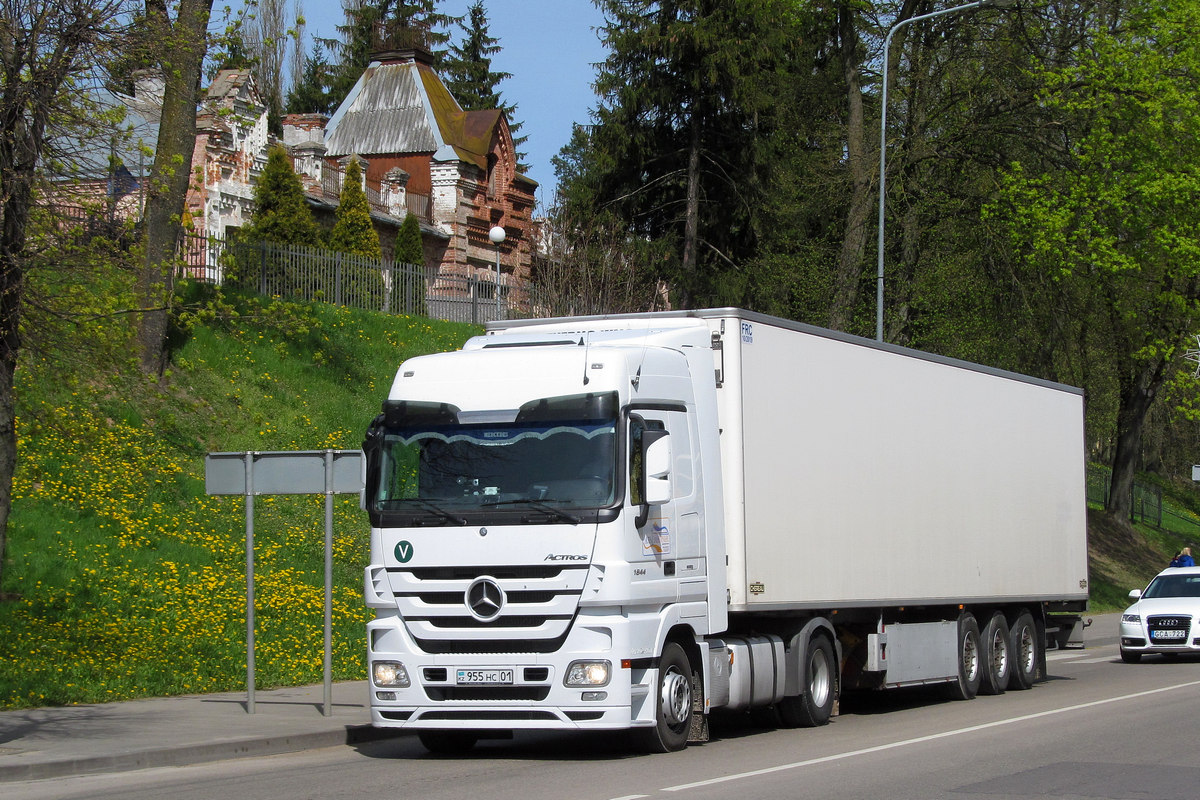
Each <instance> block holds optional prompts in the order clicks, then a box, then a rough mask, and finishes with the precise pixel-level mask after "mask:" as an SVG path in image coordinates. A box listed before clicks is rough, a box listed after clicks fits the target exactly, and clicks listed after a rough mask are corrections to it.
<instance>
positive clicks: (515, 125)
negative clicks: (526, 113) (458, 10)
mask: <svg viewBox="0 0 1200 800" xmlns="http://www.w3.org/2000/svg"><path fill="white" fill-rule="evenodd" d="M458 27H459V28H460V29H461V30H462V32H463V34H465V35H464V38H463V40H462V41H461V42H459V43H457V44H452V45H450V53H449V55H448V56H447V57H446V59H445V61H444V69H443V70H442V73H443V75H444V76H445V79H446V88H447V89H449V90H450V94H452V95H454V99H455V100H457V101H458V104H459V105H460V106H462V108H463V110H464V111H483V110H487V109H492V108H498V109H500V110H502V111H503V112H504V116H505V117H507V118H508V128H509V131H510V132H511V133H512V137H513V148H514V149H515V150H516V156H517V162H518V163H517V169H518V170H520V171H522V172H524V171H526V170H528V169H529V166H528V165H527V164H524V163H521V162H523V161H524V160H525V156H526V153H523V152H521V151H520V149H519V148H520V147H521V145H523V144H524V143H525V142H526V141H528V140H529V137H528V136H517V132H518V131H520V130H521V124H522V123H520V122H518V121H517V120H516V118H515V114H516V111H517V107H516V105H514V104H512V103H505V102H504V100H503V98H502V97H501V95H500V90H499V88H497V87H498V86H499V84H500V83H501V82H502V81H504V80H507V79H508V78H511V77H512V73H509V72H495V71H493V70H492V56H494V55H496V53H499V52H500V50H501V48H500V44H499V42H500V40H499V39H497V38H495V37H494V36H489V35H488V19H487V10H486V9H485V8H484V7H483V0H475V3H474V4H472V5H471V7H470V8H468V9H467V15H466V18H465V19H464V20H459V22H458Z"/></svg>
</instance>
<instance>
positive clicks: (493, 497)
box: [366, 393, 617, 524]
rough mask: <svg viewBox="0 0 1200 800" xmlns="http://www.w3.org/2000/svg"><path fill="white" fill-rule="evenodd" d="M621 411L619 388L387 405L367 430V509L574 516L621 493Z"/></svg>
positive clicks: (450, 518)
mask: <svg viewBox="0 0 1200 800" xmlns="http://www.w3.org/2000/svg"><path fill="white" fill-rule="evenodd" d="M616 412H617V397H616V394H615V393H611V394H610V393H604V394H586V395H570V396H566V397H557V398H547V399H543V400H538V401H536V402H533V403H527V404H526V405H524V406H522V407H521V408H520V409H517V410H516V411H508V412H503V411H500V412H483V413H481V412H461V411H459V410H458V409H456V408H454V407H452V406H447V405H444V404H427V403H402V402H400V403H389V404H385V407H384V414H383V415H381V418H380V420H377V422H376V425H375V426H373V428H372V431H371V432H369V433H368V445H369V446H368V447H366V449H368V463H369V464H371V465H372V466H371V468H370V469H369V472H370V473H371V474H370V475H369V476H368V491H369V497H370V509H369V510H372V511H376V512H388V511H399V512H405V513H412V514H415V515H423V516H428V515H430V514H434V515H440V516H441V517H442V518H443V519H444V521H445V522H455V521H460V520H459V517H460V515H463V514H464V513H467V512H471V511H495V510H499V509H512V510H522V511H524V512H525V513H526V514H529V513H537V514H539V515H540V516H542V517H545V518H547V521H560V520H563V521H571V522H578V521H579V518H578V517H577V516H576V515H575V514H573V513H571V509H599V508H605V507H608V506H610V505H612V504H613V503H614V502H615V501H616V499H617V498H616V486H617V481H616V472H617V469H616V465H617V459H616V453H617V449H616V438H617V414H616ZM376 448H377V452H376V453H371V452H370V450H372V449H376ZM372 462H373V463H372ZM461 523H465V519H462V520H461V521H460V524H461Z"/></svg>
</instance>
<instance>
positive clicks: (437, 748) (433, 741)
mask: <svg viewBox="0 0 1200 800" xmlns="http://www.w3.org/2000/svg"><path fill="white" fill-rule="evenodd" d="M417 738H418V739H420V740H421V744H422V745H424V746H425V749H426V750H428V751H429V752H431V753H437V754H438V755H443V756H458V755H462V754H463V753H466V752H468V751H469V750H470V749H471V748H472V747H474V746H475V742H477V741H479V737H478V736H477V735H476V734H474V733H471V732H470V731H421V732H420V733H418V734H417Z"/></svg>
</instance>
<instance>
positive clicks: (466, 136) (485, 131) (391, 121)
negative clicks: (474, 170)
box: [325, 56, 501, 169]
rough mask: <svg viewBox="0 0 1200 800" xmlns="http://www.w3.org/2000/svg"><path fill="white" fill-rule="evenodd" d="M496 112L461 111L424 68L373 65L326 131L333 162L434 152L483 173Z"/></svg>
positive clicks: (410, 62)
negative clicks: (352, 156) (360, 156)
mask: <svg viewBox="0 0 1200 800" xmlns="http://www.w3.org/2000/svg"><path fill="white" fill-rule="evenodd" d="M500 113H501V112H500V111H499V110H497V109H492V110H489V111H463V110H462V108H461V107H460V106H459V105H458V101H456V100H455V99H454V97H453V95H451V94H450V92H449V91H448V90H447V89H446V86H445V85H444V84H443V83H442V81H441V79H440V78H439V77H438V76H437V73H435V72H434V71H433V69H432V67H430V66H429V65H428V64H426V63H423V62H422V61H420V60H417V59H414V58H411V56H410V57H409V58H408V59H407V60H403V61H386V62H381V61H373V62H371V64H370V65H369V66H368V67H367V69H366V70H365V71H364V72H363V74H362V75H361V76H360V77H359V79H358V82H357V83H356V84H355V85H354V88H353V89H351V90H350V94H348V95H347V96H346V99H345V100H343V101H342V104H341V105H340V106H339V107H338V109H337V111H336V112H334V115H333V118H332V119H330V120H329V125H328V126H326V129H325V130H326V137H325V145H326V147H327V148H328V150H327V151H326V153H327V155H329V156H331V157H339V156H348V155H354V154H357V155H363V156H368V155H378V154H383V153H386V154H400V153H432V154H434V158H435V159H436V160H439V161H449V160H461V161H466V162H468V163H471V164H474V165H476V166H477V167H480V168H481V169H486V168H487V154H488V151H489V150H490V149H491V142H492V137H493V136H494V135H495V133H496V130H497V127H498V125H499V121H500Z"/></svg>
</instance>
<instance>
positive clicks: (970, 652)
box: [947, 614, 983, 700]
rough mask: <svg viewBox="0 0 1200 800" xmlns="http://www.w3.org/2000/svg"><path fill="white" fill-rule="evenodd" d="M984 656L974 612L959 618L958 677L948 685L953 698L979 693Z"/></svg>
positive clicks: (957, 698)
mask: <svg viewBox="0 0 1200 800" xmlns="http://www.w3.org/2000/svg"><path fill="white" fill-rule="evenodd" d="M982 673H983V658H982V653H981V649H980V646H979V623H977V622H976V621H975V616H974V615H973V614H963V615H961V616H960V617H959V618H958V678H957V679H956V680H952V681H951V682H950V684H949V685H948V687H947V694H948V695H949V697H950V698H951V699H952V700H970V699H971V698H973V697H975V695H976V694H978V693H979V682H980V681H981V680H982V677H983V676H982Z"/></svg>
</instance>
